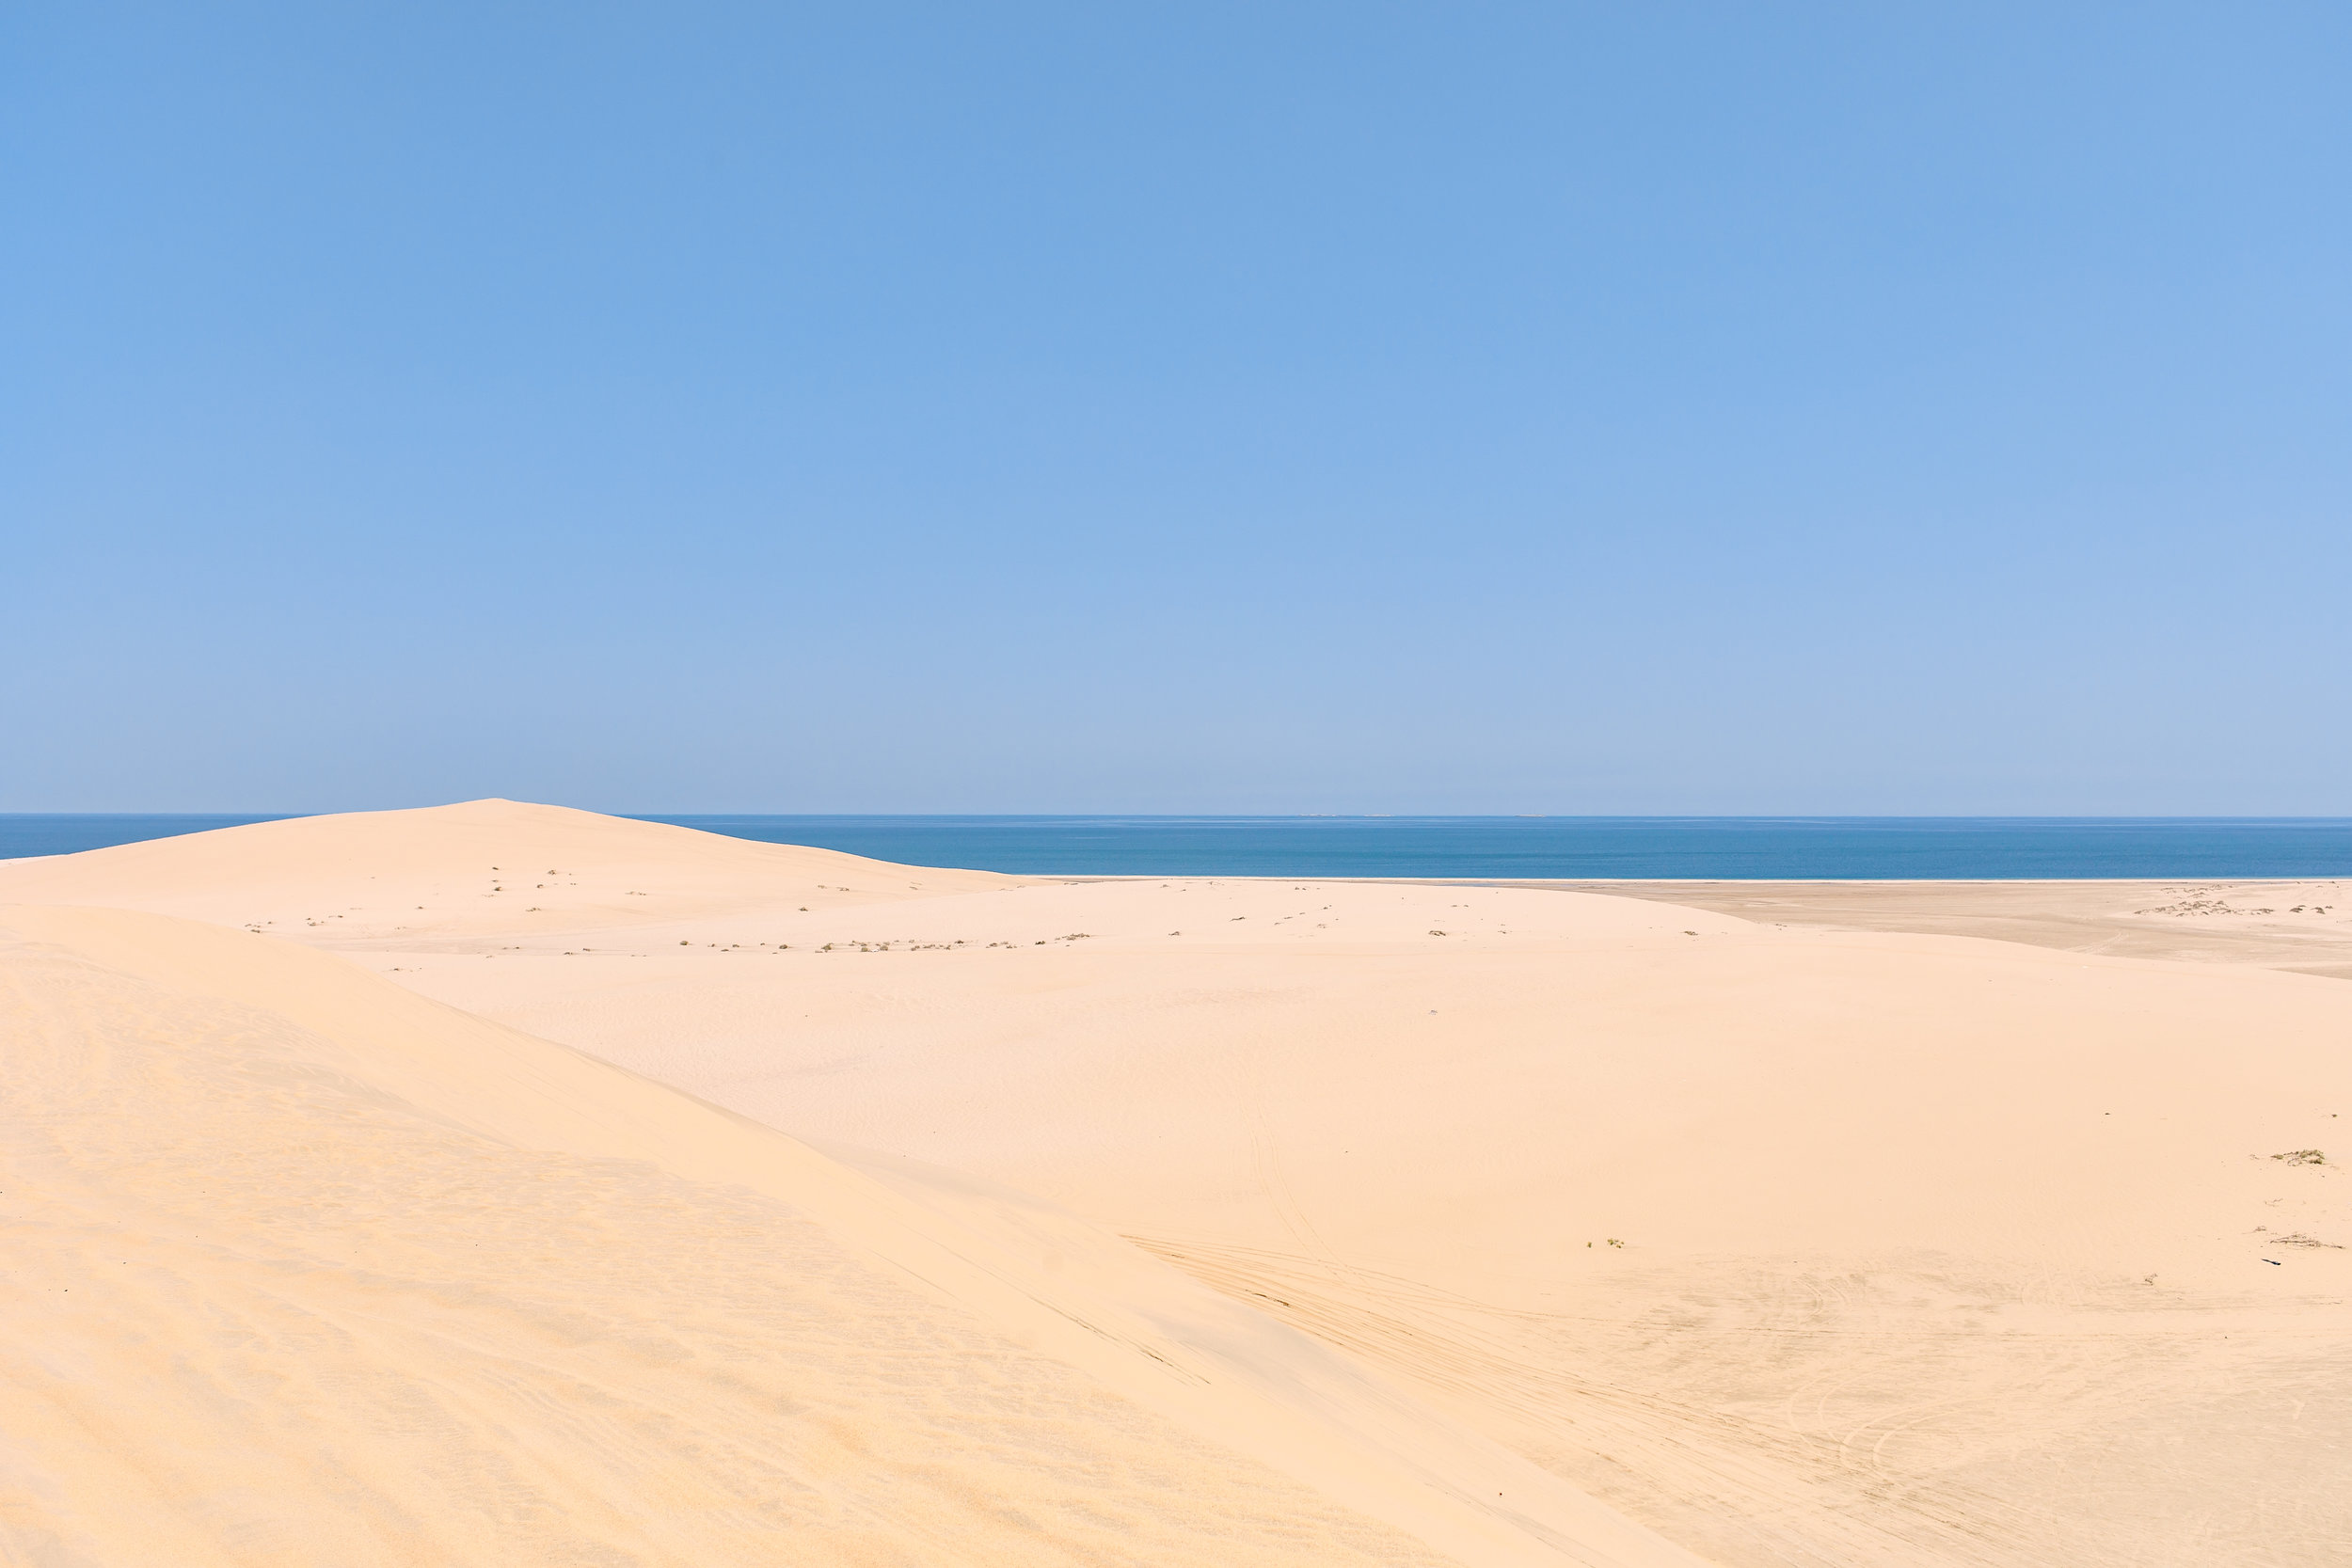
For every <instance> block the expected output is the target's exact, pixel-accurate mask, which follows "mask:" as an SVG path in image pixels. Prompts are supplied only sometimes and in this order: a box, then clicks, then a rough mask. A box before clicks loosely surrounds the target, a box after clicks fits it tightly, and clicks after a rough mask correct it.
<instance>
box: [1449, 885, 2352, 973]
mask: <svg viewBox="0 0 2352 1568" xmlns="http://www.w3.org/2000/svg"><path fill="white" fill-rule="evenodd" d="M1473 885H1481V886H1509V887H1541V888H1558V889H1562V890H1565V891H1569V892H1577V893H1606V894H1614V895H1618V896H1621V897H1628V898H1650V899H1656V900H1658V901H1660V902H1661V903H1669V904H1688V905H1692V906H1694V907H1696V908H1699V909H1706V910H1715V911H1719V912H1721V913H1724V914H1736V915H1740V916H1742V917H1743V918H1746V919H1749V920H1756V921H1761V922H1764V923H1765V924H1767V925H1771V924H1781V925H1788V926H1814V927H1823V928H1825V929H1831V930H1841V931H1914V932H1918V933H1921V934H1925V935H1933V936H1954V937H1990V938H1992V939H1993V940H1994V941H1996V942H2026V943H2029V944H2030V945H2032V946H2035V947H2055V948H2058V949H2061V950H2062V951H2065V952H2069V953H2095V954H2098V955H2100V956H2101V957H2103V958H2189V959H2194V960H2195V961H2197V962H2200V963H2242V964H2254V965H2259V966H2261V967H2263V968H2265V969H2283V970H2288V971H2291V972H2293V973H2296V974H2326V975H2331V976H2334V977H2336V978H2339V979H2352V880H2346V879H2343V878H2337V877H2330V878H2319V879H2310V880H2303V881H2291V880H2285V879H2238V880H2231V879H2203V880H2198V879H2180V878H2173V879H2167V880H2144V881H2143V880H2114V881H2095V882H2079V881H2076V882H2070V881H2047V882H1535V881H1527V882H1510V883H1480V884H1473Z"/></svg>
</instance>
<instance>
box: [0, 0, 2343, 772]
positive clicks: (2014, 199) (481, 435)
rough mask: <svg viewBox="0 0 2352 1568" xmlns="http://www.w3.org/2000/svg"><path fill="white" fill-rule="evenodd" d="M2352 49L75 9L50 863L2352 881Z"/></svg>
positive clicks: (1645, 24) (2, 717) (47, 293)
mask: <svg viewBox="0 0 2352 1568" xmlns="http://www.w3.org/2000/svg"><path fill="white" fill-rule="evenodd" d="M2347 80H2352V9H2348V8H2345V7H2343V6H2341V5H2321V4H2301V5H2298V4H2264V5H2243V4H2214V5H2207V6H2195V7H2188V6H2178V5H2165V4H2153V5H2121V4H2119V5H2111V6H2087V5H2065V4H2046V3H2043V4H2031V5H2022V4H2021V5H1998V4H1985V3H1970V4H1952V5H1945V6H1910V5H1898V6H1889V5H1883V4H1855V5H1850V6H1839V5H1771V4H1762V5H1759V4H1725V5H1671V4H1668V5H1623V4H1606V5H1601V4H1595V5H1575V4H1565V3H1563V4H1544V5H1533V4H1531V5H1482V4H1436V3H1431V4H1423V5H1412V6H1402V5H1385V4H1367V3H1360V0H1359V3H1351V4H1328V5H1317V4H1282V3H1279V0H1275V3H1267V0H1257V3H1249V4H1230V5H1228V4H1216V3H1207V0H1184V3H1182V4H1155V5H1139V4H1138V5H1129V4H1108V5H1104V4H1093V5H1079V4H1071V5H1066V6H1032V5H1021V4H997V5H938V6H909V5H895V4H889V3H880V0H861V3H858V4H843V5H836V6H791V5H741V6H714V5H697V4H692V3H671V4H663V5H651V4H644V5H635V6H617V5H597V4H584V5H583V4H562V5H556V4H548V5H544V6H524V5H511V4H500V3H498V0H468V3H465V4H430V3H404V4H389V3H382V4H326V5H320V4H299V5H297V4H285V5H275V6H248V5H235V4H206V5H193V6H191V5H156V6H152V7H145V8H142V7H134V6H114V5H107V4H72V5H68V4H62V3H55V4H41V3H34V4H29V5H21V6H14V7H10V8H8V10H7V12H6V15H5V19H0V199H4V200H5V210H6V213H7V214H8V216H7V236H6V242H5V245H0V361H4V364H0V436H4V437H5V448H4V451H5V462H4V463H0V574H5V588H4V589H0V810H19V811H35V810H132V809H167V808H179V809H199V810H200V809H218V810H236V809H251V810H318V809H334V808H342V807H365V806H390V805H406V804H419V803H424V802H429V801H435V800H451V799H457V798H463V797H468V796H476V795H485V794H501V795H509V796H516V797H524V798H534V799H543V800H562V801H567V802H572V803H577V804H581V805H587V806H593V807H599V808H604V809H616V810H642V811H657V810H671V811H695V810H747V811H760V810H770V811H1011V812H1019V811H1048V812H1050V811H1089V810H1099V811H1173V812H1190V811H1202V812H1218V811H1275V812H1284V811H1388V812H1413V811H1431V812H1600V813H1620V812H1621V813H1650V812H1656V813H1715V812H1723V813H1747V812H1757V813H1878V812H1887V813H1945V812H1954V813H1993V814H2000V813H2083V814H2142V813H2157V814H2169V813H2180V814H2271V813H2283V814H2336V815H2342V814H2352V181H2348V180H2347V176H2352V156H2348V154H2352V91H2347V89H2346V86H2345V84H2346V82H2347Z"/></svg>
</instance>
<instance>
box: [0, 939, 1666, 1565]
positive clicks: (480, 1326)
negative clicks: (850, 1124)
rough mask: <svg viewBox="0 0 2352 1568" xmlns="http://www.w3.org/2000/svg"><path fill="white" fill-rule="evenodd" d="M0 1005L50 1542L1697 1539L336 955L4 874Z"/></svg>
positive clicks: (1207, 1301)
mask: <svg viewBox="0 0 2352 1568" xmlns="http://www.w3.org/2000/svg"><path fill="white" fill-rule="evenodd" d="M0 1033H4V1034H5V1037H6V1038H7V1040H8V1074H7V1081H6V1085H5V1089H0V1108H4V1109H5V1114H6V1118H7V1121H8V1137H7V1139H6V1142H5V1146H0V1152H4V1154H5V1159H6V1162H7V1168H6V1175H5V1179H4V1180H0V1203H5V1205H6V1208H5V1211H0V1212H4V1213H5V1219H6V1224H7V1232H8V1259H9V1282H8V1288H9V1295H8V1301H7V1305H6V1308H5V1323H4V1324H0V1434H5V1435H0V1452H5V1454H6V1464H5V1465H0V1556H5V1557H6V1558H7V1560H10V1561H27V1562H42V1563H52V1562H54V1563H109V1564H111V1563H134V1562H136V1563H150V1562H155V1563H162V1562H169V1563H173V1564H208V1563H235V1564H255V1563H287V1564H295V1563H300V1564H313V1563H321V1562H334V1563H338V1564H346V1563H347V1564H372V1563H418V1564H424V1563H432V1564H442V1563H453V1562H468V1563H485V1564H487V1563H500V1564H505V1563H540V1562H547V1563H554V1562H566V1563H570V1562H597V1563H676V1564H688V1563H691V1564H714V1563H763V1564H764V1563H774V1562H811V1563H817V1562H822V1563H836V1562H839V1563H931V1562H1004V1563H1021V1564H1029V1563H1061V1562H1067V1563H1081V1562H1084V1563H1096V1562H1104V1561H1153V1562H1171V1563H1173V1562H1201V1563H1212V1562H1214V1563H1218V1564H1225V1563H1232V1562H1250V1563H1264V1564H1269V1565H1270V1564H1277V1563H1295V1562H1299V1561H1316V1562H1363V1563H1375V1562H1376V1563H1435V1562H1441V1561H1449V1560H1451V1561H1481V1562H1483V1561H1498V1562H1504V1561H1508V1562H1525V1563H1560V1562H1599V1563H1623V1564H1628V1565H1633V1564H1654V1565H1657V1568H1674V1565H1678V1564H1685V1563H1688V1562H1690V1561H1691V1560H1690V1559H1688V1558H1686V1557H1684V1556H1683V1555H1682V1554H1681V1553H1679V1552H1677V1551H1676V1550H1674V1549H1673V1548H1671V1547H1669V1546H1667V1545H1666V1544H1664V1543H1662V1542H1660V1541H1658V1540H1656V1539H1655V1538H1652V1537H1649V1536H1647V1535H1646V1534H1645V1532H1643V1531H1641V1530H1639V1529H1637V1528H1633V1527H1631V1526H1629V1525H1627V1524H1625V1523H1624V1522H1623V1521H1622V1520H1620V1519H1617V1518H1616V1517H1615V1516H1614V1515H1613V1514H1611V1513H1608V1511H1606V1510H1603V1509H1600V1508H1598V1507H1597V1506H1595V1505H1593V1504H1591V1503H1589V1502H1588V1501H1586V1500H1585V1499H1583V1498H1581V1497H1579V1496H1577V1495H1576V1494H1574V1493H1573V1492H1571V1491H1570V1490H1569V1489H1567V1488H1565V1486H1562V1485H1561V1484H1560V1483H1559V1482H1558V1481H1556V1480H1555V1479H1553V1478H1551V1477H1549V1476H1548V1475H1546V1474H1545V1473H1543V1472H1541V1471H1539V1470H1536V1469H1534V1467H1533V1466H1530V1465H1526V1464H1525V1463H1524V1462H1523V1461H1520V1460H1517V1459H1515V1458H1514V1457H1513V1456H1512V1455H1510V1454H1508V1453H1506V1452H1504V1451H1502V1450H1501V1449H1496V1448H1494V1447H1493V1446H1492V1445H1490V1444H1486V1443H1484V1442H1483V1441H1481V1440H1480V1439H1477V1438H1475V1437H1473V1436H1471V1435H1470V1434H1469V1433H1464V1432H1461V1431H1459V1430H1457V1429H1454V1428H1452V1427H1449V1426H1448V1425H1447V1424H1446V1423H1444V1422H1442V1421H1439V1420H1437V1419H1436V1418H1431V1417H1429V1416H1428V1415H1427V1414H1426V1413H1425V1412H1423V1411H1421V1410H1419V1409H1418V1408H1417V1407H1415V1406H1413V1405H1412V1404H1411V1403H1410V1402H1408V1401H1405V1400H1402V1399H1400V1398H1398V1397H1396V1396H1395V1395H1393V1394H1392V1393H1390V1392H1389V1391H1387V1390H1385V1389H1383V1388H1381V1387H1379V1386H1376V1385H1375V1384H1374V1383H1372V1382H1370V1381H1368V1380H1366V1379H1364V1378H1363V1377H1362V1376H1361V1375H1360V1374H1359V1373H1358V1372H1356V1371H1354V1370H1352V1369H1350V1368H1349V1367H1347V1366H1346V1365H1345V1364H1343V1362H1341V1361H1340V1360H1338V1359H1337V1358H1335V1357H1333V1356H1331V1355H1330V1354H1328V1353H1327V1352H1325V1351H1323V1350H1321V1349H1319V1348H1318V1347H1317V1346H1315V1345H1314V1344H1312V1343H1311V1342H1310V1341H1309V1340H1307V1339H1305V1338H1301V1337H1300V1336H1298V1335H1296V1334H1295V1333H1294V1332H1292V1331H1290V1330H1287V1329H1284V1328H1282V1327H1280V1326H1279V1325H1278V1324H1275V1323H1272V1322H1270V1321H1268V1320H1265V1319H1263V1318H1262V1317H1260V1316H1258V1315H1257V1314H1255V1313H1252V1312H1249V1311H1248V1310H1247V1309H1245V1308H1241V1307H1237V1306H1235V1305H1234V1304H1232V1302H1230V1301H1227V1300H1226V1299H1224V1298H1222V1297H1219V1296H1216V1295H1215V1294H1213V1293H1211V1292H1209V1291H1206V1290H1204V1289H1202V1288H1201V1287H1200V1286H1198V1285H1195V1284H1194V1283H1193V1282H1191V1281H1190V1280H1188V1279H1186V1278H1184V1276H1182V1275H1178V1274H1176V1273H1174V1272H1173V1271H1171V1270H1168V1269H1167V1268H1166V1267H1165V1266H1164V1265H1161V1264H1158V1263H1156V1262H1154V1261H1152V1260H1151V1259H1148V1258H1146V1257H1144V1256H1143V1255H1141V1254H1139V1253H1136V1251H1135V1250H1134V1249H1132V1248H1131V1247H1128V1246H1127V1245H1126V1244H1125V1243H1120V1242H1118V1241H1116V1240H1115V1239H1112V1238H1109V1237H1107V1236H1104V1235H1103V1234H1102V1233H1100V1232H1098V1231H1094V1230H1091V1229H1090V1228H1089V1227H1086V1226H1084V1225H1082V1224H1079V1223H1078V1222H1075V1221H1073V1220H1071V1219H1069V1218H1067V1217H1066V1216H1062V1215H1059V1214H1057V1213H1055V1212H1050V1211H1045V1210H1041V1209H1038V1208H1036V1207H1035V1206H1034V1205H1028V1204H1025V1203H1024V1202H1023V1201H1022V1200H1020V1199H1018V1198H1015V1197H1013V1196H1010V1195H1004V1194H995V1193H988V1192H984V1191H981V1190H978V1189H971V1188H968V1187H967V1188H962V1189H954V1190H951V1189H950V1188H937V1189H935V1190H929V1191H927V1187H926V1183H925V1182H924V1181H923V1180H921V1179H920V1178H919V1177H909V1176H907V1175H905V1174H903V1173H901V1175H900V1176H899V1177H898V1180H896V1181H895V1183H893V1184H887V1185H886V1184H884V1183H882V1182H878V1181H876V1180H872V1179H870V1178H868V1177H866V1176H863V1175H860V1174H857V1173H855V1172H852V1171H850V1170H847V1169H845V1168H844V1167H842V1166H840V1165H839V1164H835V1163H834V1162H833V1161H831V1160H829V1159H826V1158H824V1157H822V1156H820V1155H818V1154H816V1153H814V1152H813V1151H811V1150H809V1149H807V1148H804V1147H803V1146H801V1145H799V1144H796V1143H794V1142H793V1141H792V1140H791V1139H789V1138H787V1137H784V1136H782V1135H781V1134H778V1133H776V1132H771V1131H770V1130H768V1129H765V1128H761V1127H757V1126H755V1125H752V1124H749V1123H746V1122H744V1121H742V1120H740V1119H739V1118H736V1117H730V1116H728V1115H727V1114H725V1113H723V1112H721V1111H718V1110H715V1109H713V1108H711V1107H709V1106H707V1105H704V1104H702V1103H700V1102H698V1101H692V1100H690V1099H687V1098H686V1097H684V1096H681V1095H678V1094H676V1093H675V1092H673V1091H671V1090H668V1089H665V1088H663V1087H661V1086H660V1085H654V1084H650V1083H647V1082H644V1081H643V1080H641V1079H638V1078H635V1077H633V1076H632V1075H630V1074H628V1073H625V1072H621V1071H619V1070H616V1069H612V1068H609V1067H606V1066H604V1065H602V1064H599V1063H596V1062H594V1061H591V1060H588V1059H586V1058H584V1057H581V1056H580V1055H578V1054H577V1053H573V1052H570V1051H568V1050H565V1049H564V1048H562V1047H559V1046H554V1045H550V1044H548V1043H547V1042H544V1041H540V1040H535V1039H532V1038H529V1037H524V1036H520V1035H517V1034H516V1033H515V1032H513V1031H511V1030H508V1029H504V1028H501V1027H498V1026H496V1025H491V1024H487V1023H485V1022H481V1021H479V1020H475V1019H472V1018H469V1017H467V1016H466V1015H464V1014H461V1013H458V1012H455V1011H453V1010H452V1009H449V1008H447V1007H444V1006H439V1005H437V1004H435V1003H432V1002H428V1001H425V1000H422V999H421V998H417V997H413V996H410V995H408V994H406V993H405V992H402V991H400V990H396V989H394V988H392V987H390V986H389V985H387V984H385V983H384V982H382V981H380V980H377V979H375V978H373V976H370V975H368V974H365V973H363V972H361V971H359V970H358V969H356V968H354V967H352V966H351V965H349V964H347V963H345V962H344V961H342V960H341V959H339V958H332V957H329V956H326V955H324V954H317V953H311V952H306V951H303V950H301V949H299V948H293V947H288V946H286V945H284V944H281V943H278V942H269V941H263V940H257V939H255V938H254V937H252V936H250V935H248V934H245V933H240V932H233V931H229V930H224V929H220V928H217V927H202V926H197V925H194V924H191V923H186V922H181V921H175V920H169V919H165V918H160V917H155V916H149V915H137V914H125V913H120V912H117V911H92V910H63V909H35V908H24V907H15V908H0ZM910 1194H912V1195H914V1196H909V1195H910ZM927 1198H929V1199H930V1200H929V1201H927Z"/></svg>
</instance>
